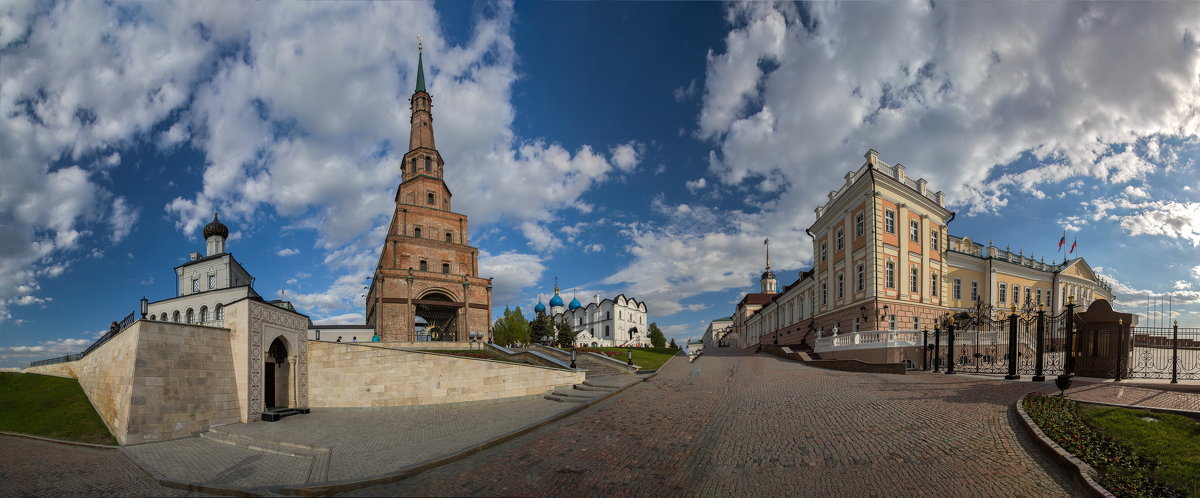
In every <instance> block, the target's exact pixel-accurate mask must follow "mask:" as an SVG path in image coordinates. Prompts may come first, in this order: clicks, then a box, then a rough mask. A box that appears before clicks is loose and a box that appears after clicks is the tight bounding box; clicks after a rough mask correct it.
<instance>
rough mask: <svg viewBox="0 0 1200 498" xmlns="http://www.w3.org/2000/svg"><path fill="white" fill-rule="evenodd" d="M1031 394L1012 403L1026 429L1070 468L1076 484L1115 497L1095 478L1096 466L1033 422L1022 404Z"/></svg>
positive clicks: (1047, 450) (1095, 492)
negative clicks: (1081, 458)
mask: <svg viewBox="0 0 1200 498" xmlns="http://www.w3.org/2000/svg"><path fill="white" fill-rule="evenodd" d="M1030 394H1033V393H1026V394H1025V395H1024V396H1021V398H1020V399H1018V400H1017V402H1016V403H1013V405H1012V406H1013V409H1014V410H1015V411H1016V412H1017V417H1018V418H1020V419H1021V425H1023V426H1024V427H1025V430H1027V431H1029V433H1030V434H1032V435H1033V436H1034V439H1036V440H1037V441H1038V442H1040V443H1041V446H1042V448H1044V449H1045V450H1046V452H1047V453H1049V454H1050V455H1051V456H1053V457H1054V458H1055V460H1057V461H1058V464H1059V465H1060V466H1062V467H1064V468H1066V469H1067V470H1068V472H1069V473H1070V474H1071V477H1073V478H1074V479H1075V482H1076V484H1079V485H1080V487H1082V488H1083V489H1084V490H1087V491H1090V492H1091V495H1092V496H1103V497H1105V498H1110V497H1114V496H1115V495H1113V494H1112V493H1110V492H1109V491H1108V490H1107V489H1104V487H1103V486H1101V485H1100V484H1099V483H1097V482H1096V480H1095V478H1093V476H1096V475H1098V474H1099V473H1098V472H1096V469H1095V468H1093V467H1092V466H1091V465H1088V464H1086V463H1084V461H1083V460H1080V459H1079V458H1076V457H1075V455H1072V454H1071V453H1070V452H1068V451H1067V450H1065V449H1063V447H1062V446H1059V445H1058V443H1056V442H1054V440H1052V439H1050V438H1049V437H1048V436H1046V433H1044V432H1042V429H1041V428H1039V427H1038V426H1037V424H1036V423H1034V422H1033V419H1032V418H1029V414H1028V413H1025V408H1024V407H1023V406H1022V405H1023V404H1024V402H1025V398H1026V397H1028V396H1029V395H1030ZM1037 394H1042V393H1037ZM1071 471H1074V472H1071Z"/></svg>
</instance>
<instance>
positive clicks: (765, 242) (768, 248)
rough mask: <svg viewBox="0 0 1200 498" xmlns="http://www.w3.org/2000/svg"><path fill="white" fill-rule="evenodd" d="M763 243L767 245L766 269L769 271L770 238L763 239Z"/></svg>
mask: <svg viewBox="0 0 1200 498" xmlns="http://www.w3.org/2000/svg"><path fill="white" fill-rule="evenodd" d="M763 245H764V246H767V271H771V239H763Z"/></svg>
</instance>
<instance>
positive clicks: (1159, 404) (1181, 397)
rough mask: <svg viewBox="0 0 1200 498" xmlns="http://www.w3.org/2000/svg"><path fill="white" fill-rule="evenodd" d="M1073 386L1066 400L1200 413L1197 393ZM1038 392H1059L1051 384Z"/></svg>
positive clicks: (1109, 384)
mask: <svg viewBox="0 0 1200 498" xmlns="http://www.w3.org/2000/svg"><path fill="white" fill-rule="evenodd" d="M1072 384H1073V385H1072V386H1071V388H1070V389H1067V391H1066V394H1067V397H1068V398H1071V399H1074V400H1076V401H1088V402H1099V403H1110V404H1114V405H1126V406H1135V407H1145V408H1166V409H1170V410H1184V411H1193V412H1200V393H1198V392H1177V391H1164V390H1162V389H1153V388H1148V387H1134V386H1128V385H1122V384H1119V383H1116V382H1100V383H1085V382H1073V383H1072ZM1164 387H1170V386H1164ZM1041 392H1044V393H1047V394H1050V393H1053V394H1058V393H1059V390H1058V388H1057V387H1054V386H1053V385H1051V386H1050V387H1048V388H1045V389H1041Z"/></svg>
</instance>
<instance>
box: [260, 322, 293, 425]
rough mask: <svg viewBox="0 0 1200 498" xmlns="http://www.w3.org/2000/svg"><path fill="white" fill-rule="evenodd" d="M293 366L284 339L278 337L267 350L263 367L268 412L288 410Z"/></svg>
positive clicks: (264, 392) (264, 401) (265, 402)
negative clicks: (277, 409) (276, 409)
mask: <svg viewBox="0 0 1200 498" xmlns="http://www.w3.org/2000/svg"><path fill="white" fill-rule="evenodd" d="M290 374H291V365H290V364H289V363H288V349H287V344H286V343H285V342H284V340H283V337H276V338H275V340H274V341H271V347H270V348H269V349H267V355H266V358H264V365H263V404H264V405H265V407H266V409H267V410H271V409H273V408H287V407H288V405H289V400H290V399H291V396H290V394H291V393H290V389H289V387H290V381H291V375H290Z"/></svg>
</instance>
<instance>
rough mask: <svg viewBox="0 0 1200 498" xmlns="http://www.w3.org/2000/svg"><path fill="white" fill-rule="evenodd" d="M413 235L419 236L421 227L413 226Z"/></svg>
mask: <svg viewBox="0 0 1200 498" xmlns="http://www.w3.org/2000/svg"><path fill="white" fill-rule="evenodd" d="M413 237H416V238H418V239H419V238H421V227H413Z"/></svg>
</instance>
